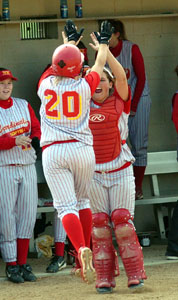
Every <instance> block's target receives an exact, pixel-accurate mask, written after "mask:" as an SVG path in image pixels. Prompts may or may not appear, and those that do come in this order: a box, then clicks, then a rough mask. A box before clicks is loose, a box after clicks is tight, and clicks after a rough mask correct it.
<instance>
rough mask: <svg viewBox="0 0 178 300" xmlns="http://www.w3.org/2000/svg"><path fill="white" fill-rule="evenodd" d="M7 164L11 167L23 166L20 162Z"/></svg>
mask: <svg viewBox="0 0 178 300" xmlns="http://www.w3.org/2000/svg"><path fill="white" fill-rule="evenodd" d="M8 166H12V167H24V165H22V164H10V165H8Z"/></svg>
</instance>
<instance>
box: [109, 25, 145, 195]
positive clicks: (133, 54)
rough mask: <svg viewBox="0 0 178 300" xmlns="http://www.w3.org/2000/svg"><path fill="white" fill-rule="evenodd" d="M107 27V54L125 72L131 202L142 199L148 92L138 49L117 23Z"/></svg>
mask: <svg viewBox="0 0 178 300" xmlns="http://www.w3.org/2000/svg"><path fill="white" fill-rule="evenodd" d="M110 23H111V24H112V26H113V27H114V33H113V34H112V37H111V39H110V41H109V47H110V51H111V53H112V54H113V55H114V57H115V58H116V59H117V60H118V61H119V62H120V63H121V65H122V66H123V68H124V69H125V72H126V75H127V80H128V84H129V85H130V87H131V95H132V102H131V111H130V116H129V121H128V126H129V141H130V144H131V151H132V154H133V156H134V157H135V163H134V176H135V186H136V196H135V199H136V200H137V199H143V191H142V182H143V177H144V173H145V169H146V165H147V147H148V128H149V117H150V107H151V98H150V91H149V87H148V82H147V78H146V74H145V66H144V60H143V56H142V54H141V52H140V49H139V47H138V46H137V45H136V44H134V43H132V42H131V41H128V40H127V38H126V34H125V28H124V24H123V23H122V22H121V21H119V20H118V21H115V20H110Z"/></svg>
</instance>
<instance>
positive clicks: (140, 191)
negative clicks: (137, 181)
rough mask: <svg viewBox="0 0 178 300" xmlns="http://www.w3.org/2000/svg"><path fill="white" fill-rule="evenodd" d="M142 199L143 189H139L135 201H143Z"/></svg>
mask: <svg viewBox="0 0 178 300" xmlns="http://www.w3.org/2000/svg"><path fill="white" fill-rule="evenodd" d="M142 199H143V192H142V190H141V189H139V190H137V191H136V194H135V200H142Z"/></svg>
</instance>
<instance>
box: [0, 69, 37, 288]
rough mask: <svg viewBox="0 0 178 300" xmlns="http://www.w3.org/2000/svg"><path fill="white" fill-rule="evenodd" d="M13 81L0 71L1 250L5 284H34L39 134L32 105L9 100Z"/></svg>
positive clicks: (7, 73)
mask: <svg viewBox="0 0 178 300" xmlns="http://www.w3.org/2000/svg"><path fill="white" fill-rule="evenodd" d="M16 80H17V78H15V77H14V76H13V75H12V73H11V71H10V70H8V69H5V68H0V191H1V192H0V250H1V255H2V258H3V260H4V261H5V262H6V275H7V278H8V280H10V281H12V282H14V283H23V282H24V281H36V276H35V275H34V274H33V273H32V268H31V266H30V265H28V264H27V263H26V261H27V255H28V249H29V241H30V238H31V237H32V234H33V229H34V225H35V221H36V212H37V202H38V191H37V174H36V168H35V161H36V153H35V150H36V152H37V151H38V150H39V140H40V136H41V131H40V123H39V121H38V119H37V118H36V116H35V113H34V111H33V109H32V107H31V105H30V104H29V103H28V102H27V101H26V100H24V99H20V98H14V97H11V94H12V90H13V81H16Z"/></svg>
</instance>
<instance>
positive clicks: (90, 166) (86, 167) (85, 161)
mask: <svg viewBox="0 0 178 300" xmlns="http://www.w3.org/2000/svg"><path fill="white" fill-rule="evenodd" d="M75 157H76V161H75V162H73V161H72V164H71V170H72V171H73V174H74V183H75V190H76V195H77V199H78V210H79V217H80V222H81V225H82V229H83V234H84V239H85V246H86V247H87V248H88V249H89V248H90V244H91V228H92V213H91V209H90V203H89V199H88V191H89V188H90V184H91V180H92V178H93V173H94V167H95V155H94V151H93V147H91V146H82V147H81V146H80V147H79V149H76V152H75ZM79 261H80V262H81V259H80V257H79ZM80 265H81V263H80ZM88 265H89V269H88V273H89V270H90V267H91V276H92V273H93V270H94V269H93V267H92V255H91V256H90V257H89V260H88ZM81 272H82V273H83V272H85V270H84V269H83V270H82V268H81Z"/></svg>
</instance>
